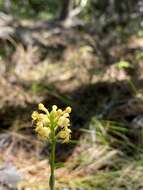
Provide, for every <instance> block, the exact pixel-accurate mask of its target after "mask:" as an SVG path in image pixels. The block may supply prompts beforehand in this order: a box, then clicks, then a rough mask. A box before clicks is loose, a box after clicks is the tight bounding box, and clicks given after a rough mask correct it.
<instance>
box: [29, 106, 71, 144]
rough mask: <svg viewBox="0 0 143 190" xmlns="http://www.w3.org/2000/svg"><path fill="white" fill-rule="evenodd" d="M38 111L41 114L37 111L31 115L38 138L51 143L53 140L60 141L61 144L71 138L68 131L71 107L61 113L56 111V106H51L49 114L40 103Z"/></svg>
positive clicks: (58, 110)
mask: <svg viewBox="0 0 143 190" xmlns="http://www.w3.org/2000/svg"><path fill="white" fill-rule="evenodd" d="M38 109H39V110H40V111H42V113H39V112H37V111H34V112H33V113H32V119H33V122H34V124H35V131H36V132H37V134H38V136H39V137H40V138H41V139H44V140H49V141H52V140H53V138H54V139H55V140H56V139H62V140H63V142H68V141H69V139H70V136H71V135H70V134H71V130H70V129H69V126H70V120H69V114H70V113H71V107H67V108H66V109H65V110H64V111H63V110H61V109H58V107H57V106H56V105H53V106H52V110H51V112H49V111H48V109H47V108H46V107H45V106H44V105H43V104H42V103H40V104H39V105H38Z"/></svg>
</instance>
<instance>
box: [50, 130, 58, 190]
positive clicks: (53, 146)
mask: <svg viewBox="0 0 143 190" xmlns="http://www.w3.org/2000/svg"><path fill="white" fill-rule="evenodd" d="M52 133H53V134H52V143H51V155H50V167H51V176H50V182H49V185H50V190H54V187H55V176H54V170H55V149H56V141H55V132H54V131H53V132H52Z"/></svg>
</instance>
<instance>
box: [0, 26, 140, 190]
mask: <svg viewBox="0 0 143 190" xmlns="http://www.w3.org/2000/svg"><path fill="white" fill-rule="evenodd" d="M35 26H36V27H37V28H40V27H41V26H39V25H38V23H37V25H34V26H33V25H30V27H31V28H30V27H29V25H28V29H27V23H26V24H25V23H23V28H22V29H21V34H22V37H19V39H17V38H16V39H15V38H14V37H9V38H8V39H7V40H1V47H3V49H2V50H1V59H0V88H1V90H0V123H1V134H0V153H1V154H0V161H1V167H0V176H1V175H2V174H1V172H2V173H3V174H4V177H3V178H1V177H0V179H1V183H2V184H3V186H2V188H3V189H4V188H5V189H14V185H15V181H19V184H18V187H17V189H18V190H22V189H24V190H45V189H46V188H47V186H48V179H49V173H50V172H49V163H48V157H49V144H46V143H42V142H40V141H39V140H37V137H36V136H35V134H34V133H33V129H32V124H31V113H32V111H33V110H35V109H37V104H38V103H39V102H44V104H45V105H46V106H47V107H49V108H50V107H51V105H53V104H56V105H58V106H59V107H62V108H63V107H65V106H67V105H70V106H71V107H72V108H73V112H72V117H71V122H72V131H73V132H72V140H71V143H70V144H67V145H58V146H57V169H56V179H57V180H56V186H57V189H59V190H70V189H71V190H78V189H80V190H92V189H93V190H95V189H99V190H110V189H111V188H112V190H142V189H143V158H142V155H143V153H142V145H143V140H142V139H143V88H142V87H143V72H142V71H143V37H141V36H138V35H137V34H130V35H126V38H125V39H124V38H121V35H122V34H121V33H120V32H119V33H118V32H117V31H115V32H112V34H110V32H109V33H108V35H107V36H106V37H105V38H102V37H100V38H99V36H98V35H97V34H96V33H94V32H93V31H92V30H91V31H86V30H84V29H75V28H70V29H69V28H64V29H63V28H61V27H59V26H54V27H53V28H52V29H50V30H49V29H47V28H46V29H45V28H43V29H41V30H39V29H37V30H36V29H35V28H33V27H35ZM29 28H30V30H29ZM23 36H24V37H23ZM31 39H32V40H31ZM9 172H10V173H9ZM10 175H12V176H13V179H12V181H13V182H11V177H9V176H10Z"/></svg>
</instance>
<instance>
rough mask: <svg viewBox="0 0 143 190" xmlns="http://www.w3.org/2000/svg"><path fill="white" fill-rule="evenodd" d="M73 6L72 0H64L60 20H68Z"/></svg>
mask: <svg viewBox="0 0 143 190" xmlns="http://www.w3.org/2000/svg"><path fill="white" fill-rule="evenodd" d="M71 7H72V0H62V9H61V13H60V17H59V19H60V20H66V19H67V18H68V16H69V12H70V10H71Z"/></svg>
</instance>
